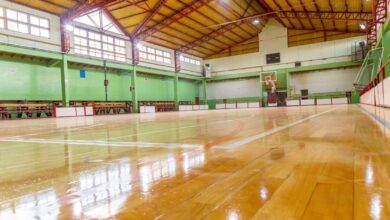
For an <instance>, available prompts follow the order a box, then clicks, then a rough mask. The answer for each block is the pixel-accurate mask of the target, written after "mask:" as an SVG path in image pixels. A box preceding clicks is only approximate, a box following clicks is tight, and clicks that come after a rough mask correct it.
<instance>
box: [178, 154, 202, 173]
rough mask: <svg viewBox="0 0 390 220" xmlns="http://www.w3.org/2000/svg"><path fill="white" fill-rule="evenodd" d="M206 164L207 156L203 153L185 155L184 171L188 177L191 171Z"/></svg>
mask: <svg viewBox="0 0 390 220" xmlns="http://www.w3.org/2000/svg"><path fill="white" fill-rule="evenodd" d="M204 163H205V155H204V153H203V152H187V153H183V171H184V174H186V175H187V174H188V173H189V171H190V170H191V169H193V168H197V167H200V166H203V164H204Z"/></svg>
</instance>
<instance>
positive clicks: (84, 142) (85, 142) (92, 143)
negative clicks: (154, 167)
mask: <svg viewBox="0 0 390 220" xmlns="http://www.w3.org/2000/svg"><path fill="white" fill-rule="evenodd" d="M0 142H17V143H39V144H62V145H63V144H70V145H90V146H105V147H107V146H110V147H158V148H202V147H203V145H200V144H198V145H196V144H180V143H149V142H108V141H93V140H55V139H36V138H0Z"/></svg>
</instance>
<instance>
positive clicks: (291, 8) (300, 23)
mask: <svg viewBox="0 0 390 220" xmlns="http://www.w3.org/2000/svg"><path fill="white" fill-rule="evenodd" d="M286 3H287V5H288V7H289V8H290V10H291V11H292V12H294V13H295V9H294V7H293V6H292V5H291V3H290V1H289V0H286ZM297 20H298V22H299V25H300V26H301V27H302V28H304V27H305V25H303V23H302V20H301V19H300V18H298V19H297ZM309 20H310V19H309Z"/></svg>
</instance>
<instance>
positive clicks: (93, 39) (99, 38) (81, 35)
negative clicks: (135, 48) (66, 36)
mask: <svg viewBox="0 0 390 220" xmlns="http://www.w3.org/2000/svg"><path fill="white" fill-rule="evenodd" d="M73 33H74V36H73V41H74V46H75V47H74V48H75V50H74V51H75V53H76V54H81V55H89V56H92V57H98V58H103V59H108V60H115V61H120V62H125V61H126V47H125V41H124V40H122V39H119V38H116V37H114V36H109V35H106V34H100V33H96V32H94V31H86V30H84V29H81V28H74V29H73Z"/></svg>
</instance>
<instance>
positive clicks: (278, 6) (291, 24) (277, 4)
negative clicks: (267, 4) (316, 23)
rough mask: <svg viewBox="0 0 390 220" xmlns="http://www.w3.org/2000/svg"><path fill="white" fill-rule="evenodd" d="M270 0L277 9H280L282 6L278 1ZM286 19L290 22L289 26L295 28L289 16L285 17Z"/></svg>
mask: <svg viewBox="0 0 390 220" xmlns="http://www.w3.org/2000/svg"><path fill="white" fill-rule="evenodd" d="M272 2H273V3H274V4H275V5H276V7H277V8H278V11H282V7H281V6H280V5H279V3H278V2H276V1H275V0H272ZM287 21H288V23H289V24H290V27H292V28H296V27H295V25H294V23H293V22H292V21H291V20H290V18H287Z"/></svg>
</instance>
